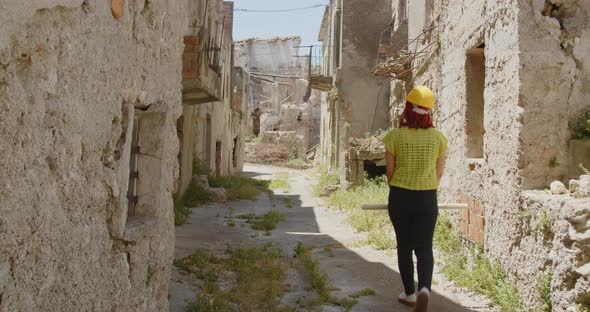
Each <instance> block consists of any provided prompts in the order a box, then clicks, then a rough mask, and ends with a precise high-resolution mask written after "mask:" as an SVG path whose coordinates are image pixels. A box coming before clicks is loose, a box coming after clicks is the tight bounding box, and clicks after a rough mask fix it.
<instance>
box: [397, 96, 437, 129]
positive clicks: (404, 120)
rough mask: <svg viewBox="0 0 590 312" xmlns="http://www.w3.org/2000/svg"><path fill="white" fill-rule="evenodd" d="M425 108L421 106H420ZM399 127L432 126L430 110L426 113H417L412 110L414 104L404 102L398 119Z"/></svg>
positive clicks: (423, 127) (418, 127)
mask: <svg viewBox="0 0 590 312" xmlns="http://www.w3.org/2000/svg"><path fill="white" fill-rule="evenodd" d="M420 108H422V109H425V108H423V107H420ZM399 126H400V127H408V128H411V129H428V128H434V124H433V123H432V117H431V116H430V112H428V114H424V115H421V114H418V113H416V112H415V111H414V104H412V103H410V102H406V108H405V109H404V112H403V113H402V115H401V117H400V119H399Z"/></svg>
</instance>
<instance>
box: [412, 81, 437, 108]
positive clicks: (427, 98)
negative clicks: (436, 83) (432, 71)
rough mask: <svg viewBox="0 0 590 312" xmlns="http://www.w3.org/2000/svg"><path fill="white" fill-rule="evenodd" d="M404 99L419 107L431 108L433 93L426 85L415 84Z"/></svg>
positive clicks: (432, 105)
mask: <svg viewBox="0 0 590 312" xmlns="http://www.w3.org/2000/svg"><path fill="white" fill-rule="evenodd" d="M406 101H407V102H410V103H412V104H415V105H418V106H420V107H424V108H428V109H433V108H434V93H433V92H432V90H430V89H429V88H428V87H426V86H417V87H414V89H412V91H410V94H408V96H407V97H406Z"/></svg>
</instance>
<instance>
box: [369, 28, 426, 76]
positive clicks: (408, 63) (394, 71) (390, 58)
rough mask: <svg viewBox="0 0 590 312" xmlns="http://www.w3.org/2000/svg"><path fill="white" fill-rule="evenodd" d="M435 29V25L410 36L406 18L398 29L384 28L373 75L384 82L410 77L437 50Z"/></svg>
mask: <svg viewBox="0 0 590 312" xmlns="http://www.w3.org/2000/svg"><path fill="white" fill-rule="evenodd" d="M434 29H435V27H434V26H433V27H429V28H425V29H424V30H423V32H422V33H421V34H420V35H418V36H417V37H415V38H408V22H407V20H405V21H402V22H401V23H400V25H399V26H398V27H397V28H396V29H394V28H393V27H390V28H387V29H386V30H384V31H383V32H382V33H381V41H380V43H379V51H378V57H377V64H376V66H375V68H374V69H373V71H372V75H373V76H374V77H376V78H377V79H380V80H381V82H382V83H384V82H387V81H391V80H404V79H407V78H409V77H410V75H411V73H412V72H413V71H414V70H416V69H418V68H419V67H420V65H421V64H422V62H423V61H424V59H425V58H427V56H428V55H430V53H431V52H432V51H433V50H435V49H434V48H436V47H435V46H434V44H435V43H436V40H433V35H434V33H433V30H434Z"/></svg>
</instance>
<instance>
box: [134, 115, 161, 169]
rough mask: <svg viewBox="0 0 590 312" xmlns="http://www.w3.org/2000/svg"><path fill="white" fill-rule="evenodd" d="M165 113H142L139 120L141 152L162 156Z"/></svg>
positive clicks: (157, 156)
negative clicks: (161, 134)
mask: <svg viewBox="0 0 590 312" xmlns="http://www.w3.org/2000/svg"><path fill="white" fill-rule="evenodd" d="M164 123H165V115H164V114H163V113H159V112H158V113H149V112H148V113H142V114H141V117H140V121H139V147H140V153H141V154H146V155H150V156H154V157H156V158H160V155H161V153H162V150H161V146H162V142H161V136H160V133H161V132H162V129H163V127H164Z"/></svg>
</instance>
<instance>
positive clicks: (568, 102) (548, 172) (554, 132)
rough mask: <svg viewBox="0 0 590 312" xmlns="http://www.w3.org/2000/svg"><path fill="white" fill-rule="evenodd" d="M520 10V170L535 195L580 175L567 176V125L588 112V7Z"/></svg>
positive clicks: (548, 4) (547, 5)
mask: <svg viewBox="0 0 590 312" xmlns="http://www.w3.org/2000/svg"><path fill="white" fill-rule="evenodd" d="M519 10H520V12H519V16H518V18H519V25H520V26H519V30H518V31H519V36H520V42H519V45H520V51H521V53H520V68H519V73H518V74H519V76H520V79H521V81H520V89H521V94H520V102H519V104H520V107H521V108H522V109H523V110H524V113H523V114H522V120H521V122H522V127H523V129H522V132H521V136H520V140H521V144H522V145H521V152H522V157H521V159H520V164H519V166H520V169H521V170H522V174H521V175H522V177H523V179H524V180H523V187H524V188H527V189H533V188H541V187H545V186H546V185H548V184H549V182H551V181H553V180H562V181H566V180H567V179H569V178H574V177H575V176H576V175H579V174H581V172H580V171H578V172H574V173H577V174H575V175H573V176H570V174H569V172H568V171H569V170H568V169H569V168H568V167H569V166H568V165H569V160H570V155H569V139H570V138H571V132H570V130H569V128H568V124H569V122H571V121H572V120H573V119H575V118H577V117H578V116H579V115H580V114H581V113H582V112H585V111H590V102H589V101H588V98H590V77H589V75H588V73H590V2H588V1H577V0H574V1H556V0H553V1H532V2H530V3H523V4H521V5H520V7H519ZM577 165H578V164H574V167H575V166H577Z"/></svg>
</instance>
